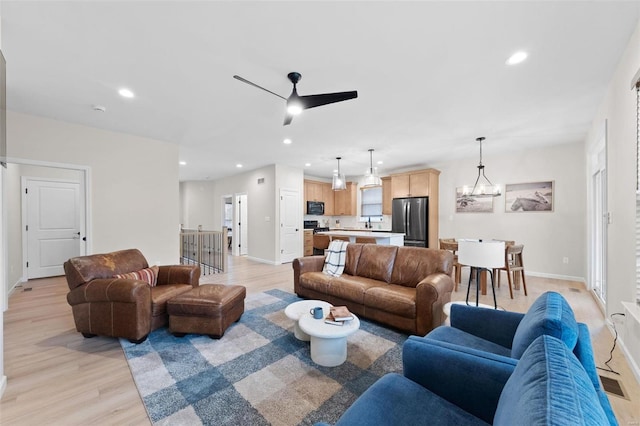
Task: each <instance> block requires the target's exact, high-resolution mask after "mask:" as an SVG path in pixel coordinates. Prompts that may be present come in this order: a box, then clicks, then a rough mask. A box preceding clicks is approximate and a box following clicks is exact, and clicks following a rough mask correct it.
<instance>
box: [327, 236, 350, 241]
mask: <svg viewBox="0 0 640 426" xmlns="http://www.w3.org/2000/svg"><path fill="white" fill-rule="evenodd" d="M335 240H340V241H347V242H348V241H351V239H350V238H349V237H343V236H341V235H334V236H332V237H331V241H335Z"/></svg>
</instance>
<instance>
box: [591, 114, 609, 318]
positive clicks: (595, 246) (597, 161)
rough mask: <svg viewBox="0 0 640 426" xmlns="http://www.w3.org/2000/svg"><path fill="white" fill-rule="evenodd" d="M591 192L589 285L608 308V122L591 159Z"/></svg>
mask: <svg viewBox="0 0 640 426" xmlns="http://www.w3.org/2000/svg"><path fill="white" fill-rule="evenodd" d="M590 177H591V182H590V192H591V220H590V222H591V223H590V227H591V249H590V258H591V259H590V263H591V270H590V271H589V272H590V278H591V280H590V283H589V287H590V288H591V289H592V290H593V292H594V293H595V295H596V297H597V299H598V300H599V301H600V302H602V305H603V306H605V307H606V303H607V244H608V237H607V228H608V225H609V212H608V206H607V143H606V125H605V130H604V132H603V135H602V137H601V138H600V141H599V142H598V144H597V146H596V149H595V150H594V151H593V153H592V155H591V161H590Z"/></svg>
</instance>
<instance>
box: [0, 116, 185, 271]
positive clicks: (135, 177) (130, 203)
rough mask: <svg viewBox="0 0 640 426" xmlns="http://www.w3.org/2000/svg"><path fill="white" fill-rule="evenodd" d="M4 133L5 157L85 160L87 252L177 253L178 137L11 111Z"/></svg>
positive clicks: (153, 256) (161, 257)
mask: <svg viewBox="0 0 640 426" xmlns="http://www.w3.org/2000/svg"><path fill="white" fill-rule="evenodd" d="M7 138H8V154H9V157H10V158H18V159H27V160H31V161H43V162H52V163H64V164H73V165H77V166H86V167H89V169H90V179H91V180H90V194H89V195H90V200H89V206H90V217H89V223H90V226H91V227H90V229H89V233H88V238H89V241H88V250H89V252H93V253H100V252H107V251H113V250H119V249H125V248H130V247H136V248H139V249H140V250H141V251H142V252H143V253H144V255H145V257H147V260H148V261H149V263H158V264H170V263H176V262H177V261H178V256H179V250H178V225H179V218H178V211H179V205H178V203H179V197H178V145H176V144H171V143H167V142H161V141H157V140H152V139H147V138H141V137H136V136H131V135H126V134H122V133H116V132H109V131H105V130H100V129H96V128H91V127H86V126H80V125H75V124H69V123H64V122H60V121H56V120H51V119H46V118H42V117H35V116H29V115H25V114H19V113H15V112H8V114H7Z"/></svg>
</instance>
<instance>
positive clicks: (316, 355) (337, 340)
mask: <svg viewBox="0 0 640 426" xmlns="http://www.w3.org/2000/svg"><path fill="white" fill-rule="evenodd" d="M298 324H299V325H300V329H302V331H303V332H305V333H307V334H308V335H309V336H311V359H312V360H313V362H315V363H316V364H318V365H322V366H323V367H335V366H337V365H340V364H342V363H343V362H345V361H346V360H347V336H349V335H350V334H352V333H355V332H356V331H357V330H358V329H359V328H360V320H359V319H358V317H357V316H355V315H353V319H352V320H351V321H346V322H345V323H344V325H331V324H327V323H325V322H324V318H323V319H315V318H313V317H312V316H311V314H309V313H307V314H306V315H303V316H302V317H300V321H298Z"/></svg>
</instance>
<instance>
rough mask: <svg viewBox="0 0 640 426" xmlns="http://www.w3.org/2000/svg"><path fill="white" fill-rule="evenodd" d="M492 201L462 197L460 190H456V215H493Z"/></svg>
mask: <svg viewBox="0 0 640 426" xmlns="http://www.w3.org/2000/svg"><path fill="white" fill-rule="evenodd" d="M493 199H494V197H474V196H472V195H464V194H463V191H462V188H456V213H493Z"/></svg>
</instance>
